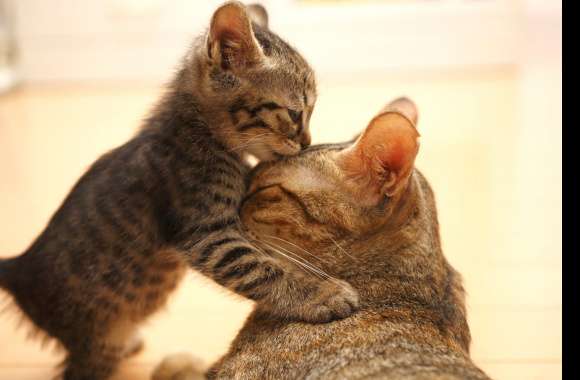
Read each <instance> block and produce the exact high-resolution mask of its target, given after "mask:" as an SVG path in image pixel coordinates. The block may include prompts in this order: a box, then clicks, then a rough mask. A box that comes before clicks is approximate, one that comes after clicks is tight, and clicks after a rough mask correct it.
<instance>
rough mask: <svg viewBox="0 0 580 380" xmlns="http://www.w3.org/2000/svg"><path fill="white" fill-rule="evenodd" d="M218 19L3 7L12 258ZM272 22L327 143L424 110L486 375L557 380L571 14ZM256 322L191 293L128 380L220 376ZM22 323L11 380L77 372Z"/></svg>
mask: <svg viewBox="0 0 580 380" xmlns="http://www.w3.org/2000/svg"><path fill="white" fill-rule="evenodd" d="M220 3H221V1H213V0H212V1H191V0H165V1H161V0H99V1H96V0H95V1H89V0H83V1H78V0H53V1H45V0H0V210H1V212H0V231H1V232H0V255H3V256H11V255H15V254H17V253H20V252H22V251H23V250H24V249H25V248H26V247H27V246H28V244H30V242H31V241H32V239H34V238H35V237H36V235H37V234H38V233H40V231H41V230H42V229H43V227H44V226H45V224H46V222H47V221H48V219H49V217H50V216H51V215H52V213H53V212H54V211H55V210H56V208H57V207H58V205H59V203H60V202H61V201H62V200H63V198H64V197H65V196H66V194H67V192H68V190H69V189H70V187H71V186H72V185H73V184H74V182H75V181H76V180H77V178H78V177H79V176H80V175H81V174H82V173H83V171H84V170H86V168H87V167H88V166H89V165H90V164H91V163H92V162H93V161H94V160H95V159H96V158H97V157H98V156H99V155H100V154H102V153H104V152H105V151H107V150H108V149H111V148H113V147H115V146H117V145H120V144H122V143H123V142H124V141H126V140H127V139H129V138H130V137H131V135H132V134H133V133H134V132H135V130H136V129H137V128H138V126H139V124H140V122H141V120H143V118H144V117H145V116H146V114H147V112H148V110H149V109H150V107H151V106H152V105H153V104H154V102H155V101H156V99H157V98H158V97H159V94H160V91H161V89H162V86H163V83H164V82H166V81H167V80H168V79H169V78H170V77H171V75H172V73H173V70H174V68H175V67H176V65H177V62H178V60H179V59H180V58H181V56H182V54H184V52H185V49H186V47H187V46H188V44H189V43H190V41H191V39H192V37H194V36H196V35H197V34H199V33H202V32H203V30H204V29H205V28H206V27H207V26H208V21H209V18H210V16H211V13H212V11H213V10H214V9H215V8H216V7H217V6H218V5H219V4H220ZM261 3H262V4H263V5H265V6H266V8H267V9H268V11H269V14H270V25H271V29H272V30H274V31H275V32H277V33H278V34H280V35H281V36H282V37H283V38H285V39H287V40H288V41H289V42H291V44H293V45H294V46H295V47H297V48H298V49H299V50H300V51H301V52H302V53H303V54H304V56H305V57H306V58H307V59H308V60H309V61H310V62H311V64H312V66H313V67H314V68H315V70H316V71H317V74H318V78H319V86H320V87H319V101H318V104H317V107H316V110H315V112H314V115H313V117H312V122H311V126H312V132H313V138H314V142H334V141H341V140H344V139H347V138H350V137H352V136H353V135H354V134H356V133H358V132H359V131H360V130H362V128H364V127H365V126H366V123H367V122H368V120H369V119H370V118H371V116H372V115H374V114H375V113H376V112H377V111H378V110H379V109H380V108H381V107H382V105H383V104H385V103H386V102H387V101H389V100H390V99H392V98H394V97H397V96H400V95H407V96H409V97H411V98H412V99H413V100H414V101H415V102H416V103H417V105H418V108H419V112H420V121H419V130H420V132H421V135H422V140H421V152H420V154H419V158H418V162H417V166H418V167H419V168H420V169H421V170H422V172H423V173H424V174H425V175H426V176H427V178H428V179H429V180H430V182H431V184H432V186H433V188H434V190H435V193H436V196H437V200H438V208H439V216H440V223H441V234H442V240H443V244H444V250H445V253H446V256H447V257H448V259H449V261H450V262H451V263H452V265H454V266H455V267H456V268H457V269H458V270H459V271H460V272H461V273H462V274H463V276H464V280H465V284H466V288H467V292H468V300H467V303H468V311H469V323H470V326H471V330H472V336H473V345H472V355H473V358H474V360H475V361H476V362H477V363H478V364H479V365H480V366H481V367H482V368H483V369H484V370H486V371H487V372H488V373H489V374H490V375H491V376H492V377H493V378H495V379H526V380H527V379H560V378H561V377H562V375H561V355H562V350H561V342H562V325H561V311H562V298H561V294H562V285H561V279H562V275H561V264H562V261H561V259H562V241H561V211H562V199H561V189H562V185H561V180H562V170H561V168H562V167H561V139H562V92H561V90H562V70H561V67H562V66H561V64H562V62H561V58H562V34H561V30H562V21H561V16H562V8H561V2H560V1H556V0H383V1H380V0H376V1H347V0H342V1H340V0H324V1H322V0H318V1H316V0H276V1H273V0H272V1H262V2H261ZM251 307H252V305H251V303H250V302H247V301H242V300H239V299H236V298H234V297H233V296H231V295H228V294H226V293H225V292H224V291H223V290H220V289H218V288H217V287H215V286H214V285H212V284H211V283H209V281H207V280H204V279H203V278H200V277H199V276H196V275H194V274H192V275H191V276H190V277H189V278H187V279H186V280H185V281H184V283H183V286H182V287H181V288H180V290H179V291H178V292H177V293H176V294H175V296H174V297H173V299H172V301H171V303H170V304H169V305H168V307H167V310H166V311H164V312H161V313H159V314H158V315H157V316H156V317H155V318H153V319H152V320H151V322H150V323H149V326H148V327H147V329H146V330H145V337H146V338H147V348H146V350H145V351H144V352H143V353H142V354H140V355H139V356H137V357H135V358H134V359H132V360H131V361H130V362H128V363H126V364H125V365H124V366H123V368H122V369H121V372H120V373H119V374H118V379H146V378H147V377H148V375H149V372H150V370H151V368H152V366H153V365H155V364H156V363H157V362H158V361H159V360H160V359H161V357H162V356H163V355H165V354H167V353H171V352H176V351H189V352H191V353H193V354H195V355H197V356H199V357H200V358H202V359H204V360H206V361H208V362H211V361H213V360H215V359H217V358H218V357H219V356H220V355H221V354H223V353H224V352H225V350H226V349H227V347H228V344H229V342H230V341H231V339H232V338H233V337H234V336H235V334H236V331H237V329H239V327H240V326H241V325H242V323H243V320H244V318H245V316H246V315H247V313H248V312H249V310H250V309H251ZM16 321H17V316H16V315H15V314H13V313H10V312H7V313H6V314H4V315H2V316H0V379H1V380H13V379H30V380H33V379H47V378H49V376H50V374H52V367H53V366H54V365H55V364H56V363H57V362H58V361H59V360H60V358H61V357H60V355H59V354H58V353H54V352H52V351H50V350H41V348H40V345H39V344H38V343H37V342H30V341H27V340H26V336H27V334H26V329H16V325H17V324H16Z"/></svg>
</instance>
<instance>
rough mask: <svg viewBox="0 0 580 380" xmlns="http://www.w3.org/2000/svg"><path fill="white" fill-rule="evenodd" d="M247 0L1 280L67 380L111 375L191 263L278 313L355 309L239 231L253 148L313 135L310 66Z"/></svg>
mask: <svg viewBox="0 0 580 380" xmlns="http://www.w3.org/2000/svg"><path fill="white" fill-rule="evenodd" d="M251 14H252V13H251V8H250V9H247V8H246V7H245V6H243V5H242V4H240V3H237V2H231V3H227V4H225V5H223V6H222V7H220V8H218V10H216V12H215V13H214V16H213V18H212V21H211V24H210V28H209V31H208V33H207V35H206V36H204V37H202V38H199V39H198V40H196V42H195V43H194V45H193V46H192V48H191V51H190V52H189V53H188V54H187V56H186V58H185V60H184V62H183V65H182V68H181V70H180V71H179V72H178V73H177V75H176V77H175V79H174V80H173V82H172V83H171V85H170V86H169V89H168V91H167V93H166V94H165V96H164V97H163V98H162V100H161V101H160V103H159V105H158V106H157V107H156V108H155V110H154V111H153V113H152V115H151V117H150V118H149V119H148V120H147V121H146V123H145V125H144V126H143V128H142V129H141V130H140V132H139V133H138V134H137V135H136V136H135V137H134V138H133V139H131V140H130V141H129V142H127V143H126V144H124V145H123V146H121V147H119V148H117V149H114V150H112V151H110V152H109V153H107V154H105V155H104V156H102V157H101V158H100V159H99V160H97V161H96V162H95V163H94V164H93V165H92V166H91V168H90V169H89V170H88V171H87V172H86V173H85V174H84V175H83V176H82V178H81V179H80V180H79V181H78V182H77V184H76V185H75V186H74V188H73V189H72V191H71V192H70V194H69V195H68V196H67V198H66V199H65V201H64V202H63V204H62V205H61V207H60V208H59V209H58V211H56V213H55V214H54V216H53V217H52V219H51V220H50V222H49V223H48V226H47V227H46V229H45V230H44V231H43V232H42V233H41V234H40V236H39V237H38V238H37V239H36V240H35V241H34V243H33V244H32V245H31V246H30V247H29V248H28V249H27V250H26V252H25V253H24V254H23V255H21V256H18V257H15V258H12V259H10V260H6V261H2V262H0V286H1V287H2V288H3V289H5V290H6V291H8V292H9V293H10V294H11V295H12V296H13V299H14V301H15V303H16V304H17V305H18V306H19V308H20V310H22V312H23V314H24V315H25V316H26V317H27V318H28V319H29V320H30V321H32V322H33V324H34V327H35V328H36V329H38V330H39V331H42V332H43V333H44V334H45V335H46V336H47V337H50V338H56V339H57V341H58V342H59V343H60V344H61V345H62V346H63V347H64V348H65V349H66V351H67V353H68V355H67V358H66V361H65V368H64V372H63V374H62V376H63V378H64V379H66V380H89V379H90V380H99V379H107V378H109V377H110V376H111V374H112V373H113V372H114V370H115V368H116V367H117V365H118V363H119V361H120V360H122V359H123V358H125V357H127V356H128V355H131V354H133V353H134V352H136V351H137V350H138V349H139V348H140V346H141V343H140V340H139V339H138V336H137V327H138V326H139V324H140V323H142V322H143V321H144V320H146V319H147V317H148V316H150V315H151V314H152V313H153V312H155V311H156V310H158V309H159V308H160V307H161V306H162V305H163V304H164V303H165V301H166V299H167V296H168V294H169V293H170V292H171V291H172V290H173V289H174V288H175V287H176V286H177V284H178V281H179V280H180V278H181V277H182V276H183V274H184V273H185V271H186V269H187V268H188V267H192V268H194V269H197V270H199V271H200V272H201V273H203V274H205V275H207V276H208V277H210V278H212V279H213V280H215V281H216V282H217V283H218V284H221V285H223V286H225V287H227V288H228V289H230V290H232V291H233V292H235V293H237V294H239V295H241V296H244V297H247V298H250V299H253V300H256V301H260V305H261V307H262V308H263V309H264V310H268V311H269V313H271V314H273V315H276V316H278V317H280V318H286V319H299V320H306V321H311V322H325V321H328V320H330V319H334V318H339V317H344V316H347V315H349V314H350V313H352V312H353V311H354V308H355V307H356V304H357V299H358V298H357V294H356V292H354V290H353V289H352V288H350V286H348V285H347V284H336V283H334V282H329V281H322V280H320V279H313V278H311V277H309V276H306V275H305V274H304V273H303V272H301V271H299V270H296V268H294V267H293V266H291V265H288V264H287V263H285V262H282V261H280V260H279V259H277V258H276V257H273V256H271V255H269V254H268V253H267V252H265V251H264V250H258V249H257V248H256V247H255V246H254V245H253V244H252V243H251V242H250V241H249V240H248V238H247V237H246V235H245V234H244V233H243V232H242V230H241V226H240V222H239V216H238V209H239V206H240V204H241V201H242V196H243V195H244V193H245V189H246V187H245V177H246V175H247V172H248V166H247V165H246V164H245V160H244V159H245V156H246V155H247V154H253V155H255V156H257V157H258V158H259V159H261V160H268V159H272V158H276V157H279V156H287V155H293V154H296V153H298V152H299V151H300V150H301V149H302V148H304V147H306V146H308V145H309V143H310V135H309V131H308V121H309V117H310V114H311V112H312V108H313V104H314V101H315V97H316V93H315V83H314V75H313V73H312V71H311V69H310V68H309V66H308V64H307V63H306V62H305V61H304V59H303V58H302V57H301V56H300V55H299V54H298V53H297V52H296V51H295V50H293V49H292V48H291V47H290V46H289V45H287V44H286V43H285V42H284V41H283V40H281V39H280V38H279V37H277V36H276V35H275V34H273V33H272V32H270V31H269V30H268V29H267V25H264V22H265V20H267V18H266V19H264V17H263V14H264V12H263V9H262V17H261V18H259V21H260V22H261V23H262V24H261V25H259V24H257V23H255V22H251V18H250V17H251Z"/></svg>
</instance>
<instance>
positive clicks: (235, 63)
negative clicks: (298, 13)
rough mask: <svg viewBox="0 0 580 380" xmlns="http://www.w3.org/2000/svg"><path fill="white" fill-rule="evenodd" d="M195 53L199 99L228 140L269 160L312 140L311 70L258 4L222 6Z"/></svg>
mask: <svg viewBox="0 0 580 380" xmlns="http://www.w3.org/2000/svg"><path fill="white" fill-rule="evenodd" d="M194 55H195V60H193V61H192V63H191V64H192V65H197V67H195V70H193V72H195V73H196V75H197V76H198V77H197V78H195V81H196V83H198V84H201V86H199V87H200V89H201V91H202V96H201V97H200V98H201V99H200V101H201V102H202V107H203V108H204V109H205V111H206V113H208V114H209V115H211V117H212V119H213V120H212V123H216V124H219V125H220V126H221V127H220V128H219V130H218V131H216V132H217V133H219V134H220V137H221V139H222V141H223V142H225V144H226V145H227V146H228V148H230V149H233V150H238V151H239V152H242V153H250V154H253V155H254V156H256V157H257V158H258V159H260V160H271V159H273V158H277V157H280V156H288V155H294V154H297V153H298V152H300V150H301V149H303V148H305V147H307V146H309V145H310V132H309V121H310V115H311V114H312V111H313V108H314V103H315V101H316V82H315V77H314V73H313V71H312V69H311V68H310V66H309V65H308V63H307V62H306V60H304V58H303V57H302V56H301V55H300V54H299V53H298V52H297V51H296V50H295V49H293V48H292V47H291V46H290V45H288V44H287V43H286V42H285V41H283V40H282V39H281V38H280V37H278V36H277V35H276V34H274V33H272V32H271V31H270V30H269V28H268V14H267V12H266V10H265V9H264V8H263V7H262V6H259V5H250V6H245V5H243V4H242V3H239V2H236V1H232V2H228V3H225V4H224V5H222V6H221V7H219V8H218V9H217V10H216V11H215V12H214V14H213V16H212V18H211V22H210V26H209V29H208V32H207V34H206V35H205V37H204V39H203V41H199V42H198V46H197V48H196V49H195V51H194Z"/></svg>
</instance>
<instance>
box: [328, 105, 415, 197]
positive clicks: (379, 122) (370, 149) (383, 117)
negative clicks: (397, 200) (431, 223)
mask: <svg viewBox="0 0 580 380" xmlns="http://www.w3.org/2000/svg"><path fill="white" fill-rule="evenodd" d="M418 151H419V133H418V132H417V129H416V128H415V126H414V124H413V122H412V121H411V119H410V118H409V117H407V116H406V115H405V114H403V112H402V111H396V110H393V109H392V108H391V109H387V110H386V111H384V112H381V113H380V114H379V115H377V116H376V117H375V118H373V119H372V120H371V122H370V123H369V125H368V126H367V128H366V130H365V131H364V132H363V133H362V135H361V136H359V138H358V139H357V141H356V142H355V143H354V144H353V145H352V146H351V147H350V148H347V149H345V150H344V151H342V152H341V153H340V154H339V156H338V164H339V166H340V167H341V168H342V169H343V170H344V171H345V173H346V174H347V177H348V178H349V179H350V180H352V181H354V182H355V183H356V186H357V187H358V188H359V189H360V193H361V195H362V194H364V197H365V198H366V199H370V200H371V202H377V203H378V202H380V200H381V199H382V197H384V196H394V195H397V194H399V193H400V192H401V191H402V190H403V189H404V188H405V187H406V185H407V182H408V180H409V177H410V175H411V173H412V171H413V165H414V162H415V157H416V156H417V153H418Z"/></svg>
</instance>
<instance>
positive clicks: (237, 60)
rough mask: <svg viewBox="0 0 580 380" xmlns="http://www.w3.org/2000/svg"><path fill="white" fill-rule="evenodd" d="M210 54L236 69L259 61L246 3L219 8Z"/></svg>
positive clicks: (258, 49) (209, 39)
mask: <svg viewBox="0 0 580 380" xmlns="http://www.w3.org/2000/svg"><path fill="white" fill-rule="evenodd" d="M208 53H209V56H210V57H211V58H214V59H216V58H217V59H220V63H221V64H222V66H223V67H224V68H236V67H241V66H243V65H247V64H250V63H254V62H256V61H257V60H258V59H259V57H260V53H261V50H260V47H259V46H258V44H257V42H256V40H255V38H254V33H253V31H252V25H251V22H250V17H249V15H248V13H247V10H246V8H245V6H244V5H243V4H241V3H239V2H230V3H227V4H225V5H222V6H221V7H219V8H218V9H217V10H216V11H215V13H214V15H213V17H212V20H211V26H210V30H209V36H208Z"/></svg>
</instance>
